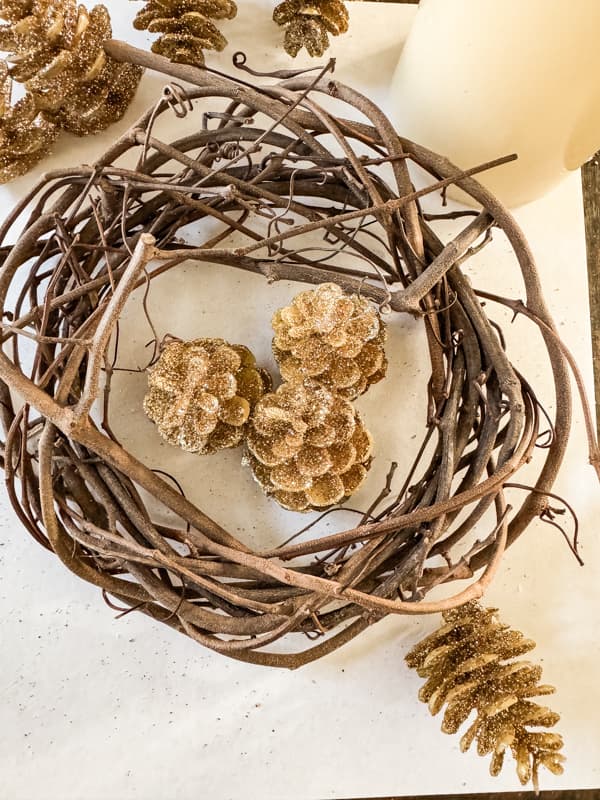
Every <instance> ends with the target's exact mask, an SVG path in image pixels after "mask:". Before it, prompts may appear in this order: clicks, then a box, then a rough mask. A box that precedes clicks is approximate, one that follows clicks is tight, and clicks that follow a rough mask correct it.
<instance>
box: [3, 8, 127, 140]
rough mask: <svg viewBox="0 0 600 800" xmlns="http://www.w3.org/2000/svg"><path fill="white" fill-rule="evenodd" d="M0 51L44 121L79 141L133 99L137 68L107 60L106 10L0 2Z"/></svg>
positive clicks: (114, 117) (117, 115)
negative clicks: (4, 55) (75, 136)
mask: <svg viewBox="0 0 600 800" xmlns="http://www.w3.org/2000/svg"><path fill="white" fill-rule="evenodd" d="M0 18H2V19H4V20H6V21H7V23H8V24H7V25H3V26H2V27H0V49H2V50H5V51H7V52H9V53H10V55H9V57H8V60H9V62H11V64H12V67H11V75H12V77H13V78H14V80H16V81H19V82H20V83H24V84H25V87H26V88H27V90H28V91H29V92H31V94H32V96H33V99H34V101H35V104H36V106H37V108H38V109H39V110H40V111H42V112H43V114H44V116H45V117H46V119H48V120H50V121H52V122H54V123H55V124H57V125H58V126H59V127H61V128H63V129H64V130H66V131H69V132H70V133H75V134H77V135H78V136H84V135H87V134H89V133H97V132H98V131H101V130H104V129H105V128H107V127H108V126H109V125H111V124H112V123H113V122H116V121H117V120H119V119H120V118H121V117H122V116H123V114H124V113H125V110H126V109H127V107H128V105H129V103H130V101H131V100H132V98H133V95H134V94H135V91H136V89H137V85H138V83H139V80H140V77H141V75H142V70H141V68H140V67H137V66H134V65H133V64H121V63H119V62H117V61H114V60H113V59H111V58H109V57H108V56H107V55H106V54H105V52H104V48H103V44H104V42H105V41H106V40H107V39H110V37H111V36H112V29H111V24H110V16H109V14H108V11H107V9H106V8H105V6H102V5H98V6H94V8H93V9H92V10H91V11H87V9H86V8H85V7H84V6H82V5H78V4H77V2H76V0H0Z"/></svg>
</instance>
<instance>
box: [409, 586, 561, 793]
mask: <svg viewBox="0 0 600 800" xmlns="http://www.w3.org/2000/svg"><path fill="white" fill-rule="evenodd" d="M496 611H497V610H496V609H491V608H488V609H486V608H482V606H480V605H479V604H478V603H476V602H472V603H467V604H465V605H464V606H461V607H460V608H458V609H453V610H451V611H446V612H444V614H443V616H444V621H445V623H446V624H445V625H443V626H442V627H440V628H439V629H438V630H437V631H435V632H434V633H433V634H432V635H431V636H429V637H427V638H426V639H424V640H423V641H422V642H420V643H419V644H417V645H416V646H415V647H414V648H413V649H412V650H411V652H410V653H409V654H408V656H407V657H406V661H407V663H408V665H409V666H410V667H412V668H414V669H416V671H417V673H418V674H419V675H420V676H421V677H423V678H426V679H427V680H426V683H425V684H424V685H423V686H422V688H421V690H420V692H419V699H420V700H422V701H423V702H425V703H428V705H429V709H430V711H431V713H432V714H434V715H435V714H437V713H438V712H439V711H441V710H442V708H443V707H444V705H445V706H446V710H445V713H444V719H443V723H442V730H443V731H444V733H456V732H457V731H458V729H459V728H460V727H461V725H463V724H464V723H465V722H466V721H467V720H468V718H469V717H470V716H471V714H472V712H473V711H475V712H476V717H475V719H474V721H473V722H472V723H471V725H470V726H469V728H468V729H467V731H466V733H465V734H464V735H463V736H462V738H461V741H460V746H461V750H463V751H465V750H468V749H469V747H470V746H471V745H472V744H473V742H475V741H476V742H477V752H478V753H479V755H491V762H490V772H491V774H492V775H498V774H499V773H500V771H501V769H502V766H503V763H504V758H505V755H506V752H507V751H511V752H512V754H513V757H514V759H515V761H516V766H517V775H518V777H519V780H520V781H521V783H522V784H523V785H525V784H526V783H528V782H529V781H532V782H533V785H534V788H536V790H537V786H538V773H539V768H540V767H541V766H543V767H546V769H548V770H549V771H550V772H552V773H553V774H555V775H559V774H561V773H562V772H563V761H564V756H563V755H562V753H560V752H559V751H560V749H561V748H562V746H563V740H562V737H561V736H559V735H558V734H556V733H551V732H546V731H532V730H530V728H531V727H541V728H550V727H553V726H554V725H555V724H556V723H557V722H558V720H559V719H560V717H559V715H558V714H557V713H556V712H554V711H551V710H550V709H549V708H546V707H545V706H541V705H539V704H538V703H536V702H534V701H533V700H531V699H530V698H534V697H540V696H544V695H548V694H552V693H553V692H554V687H553V686H549V685H546V684H540V683H539V681H540V678H541V675H542V669H541V667H540V666H538V665H535V664H532V663H531V662H529V661H514V660H513V659H515V658H518V657H519V656H521V655H523V654H524V653H527V652H529V651H531V650H532V649H533V648H534V647H535V642H533V641H532V640H530V639H526V638H525V637H524V636H523V634H522V633H520V632H519V631H515V630H512V629H510V628H509V627H508V626H507V625H504V624H502V623H500V622H499V621H498V619H497V617H496Z"/></svg>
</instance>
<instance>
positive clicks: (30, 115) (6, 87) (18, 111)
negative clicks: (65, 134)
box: [0, 61, 58, 183]
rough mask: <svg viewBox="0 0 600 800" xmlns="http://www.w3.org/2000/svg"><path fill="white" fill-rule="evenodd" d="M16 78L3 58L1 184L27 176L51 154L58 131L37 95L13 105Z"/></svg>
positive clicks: (0, 80)
mask: <svg viewBox="0 0 600 800" xmlns="http://www.w3.org/2000/svg"><path fill="white" fill-rule="evenodd" d="M11 97H12V79H11V77H10V75H9V74H8V67H7V65H6V63H5V62H4V61H0V183H6V182H7V181H11V180H13V178H17V177H18V176H19V175H24V174H25V173H26V172H27V171H28V170H30V169H31V167H33V166H34V165H35V164H37V162H38V161H40V160H41V159H42V158H43V157H44V156H45V155H47V154H48V153H49V151H50V148H51V147H52V144H53V142H54V140H55V139H56V136H57V134H58V129H57V128H56V126H55V125H53V124H52V123H51V122H48V121H47V120H44V119H42V118H41V117H40V115H39V113H38V111H37V109H36V107H35V102H34V100H33V97H32V96H31V95H30V94H26V95H25V96H24V97H22V98H21V99H20V100H18V101H17V102H16V103H15V105H14V106H13V105H12V104H11Z"/></svg>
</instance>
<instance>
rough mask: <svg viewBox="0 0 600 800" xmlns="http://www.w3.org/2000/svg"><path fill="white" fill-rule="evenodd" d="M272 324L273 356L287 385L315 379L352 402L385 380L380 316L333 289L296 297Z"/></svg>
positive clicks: (333, 286) (325, 285)
mask: <svg viewBox="0 0 600 800" xmlns="http://www.w3.org/2000/svg"><path fill="white" fill-rule="evenodd" d="M272 324H273V329H274V331H275V338H274V339H273V352H274V354H275V358H276V359H277V361H278V363H279V367H280V369H281V375H282V377H283V379H284V380H286V381H297V380H301V379H302V378H304V377H310V378H314V379H315V380H318V381H319V383H322V384H323V385H324V386H327V387H328V388H329V389H331V390H333V391H335V392H338V393H339V394H341V395H342V396H343V397H346V398H348V399H349V400H354V399H355V398H357V397H358V396H359V395H360V394H363V392H366V391H367V389H368V388H369V386H370V385H371V384H372V383H377V381H380V380H381V379H382V378H383V377H384V376H385V373H386V370H387V359H386V357H385V350H384V342H385V340H386V330H385V325H384V323H383V321H382V320H381V318H380V316H379V312H378V311H377V310H376V309H375V308H374V307H373V306H372V305H371V303H369V302H368V301H367V300H364V299H363V298H360V297H358V296H356V295H354V296H353V297H347V296H346V295H344V293H343V292H342V290H341V289H340V287H339V286H337V284H335V283H323V284H321V285H320V286H318V287H317V288H316V289H313V290H310V291H306V292H301V293H300V294H298V295H297V296H296V297H295V298H294V300H293V301H292V304H291V305H289V306H287V307H286V308H282V309H280V310H279V311H276V312H275V314H274V316H273V320H272Z"/></svg>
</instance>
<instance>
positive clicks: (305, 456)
mask: <svg viewBox="0 0 600 800" xmlns="http://www.w3.org/2000/svg"><path fill="white" fill-rule="evenodd" d="M246 446H247V454H246V457H245V461H246V463H247V464H249V465H250V467H251V468H252V471H253V473H254V477H255V478H256V480H257V481H258V483H259V484H260V485H261V486H262V488H263V489H264V491H265V492H266V493H267V494H268V495H270V496H272V497H273V498H274V499H275V500H277V502H278V503H279V504H280V505H282V506H283V507H284V508H287V509H289V510H290V511H310V510H312V509H320V508H327V507H328V506H332V505H335V504H336V503H340V502H341V501H342V500H344V499H345V498H347V497H349V496H350V495H351V494H353V493H354V492H355V491H356V490H357V489H358V488H359V486H360V485H361V484H362V482H363V481H364V479H365V477H366V475H367V470H368V469H369V467H370V465H371V450H372V439H371V435H370V433H369V432H368V431H367V429H366V428H365V427H364V425H363V423H362V420H361V418H360V416H359V414H358V412H356V411H355V410H354V408H353V407H352V405H351V404H350V402H349V401H348V400H345V399H344V398H343V397H340V395H337V394H334V393H333V392H330V391H329V390H328V389H326V388H325V387H324V386H322V385H321V384H319V383H317V382H316V381H313V380H310V379H306V380H304V381H296V382H293V383H283V384H282V385H281V386H280V387H279V388H278V389H277V391H276V392H272V393H270V394H266V395H264V397H262V398H261V399H260V400H259V401H258V403H257V404H256V408H255V409H254V412H253V414H252V417H251V419H250V426H249V429H248V435H247V439H246Z"/></svg>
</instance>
